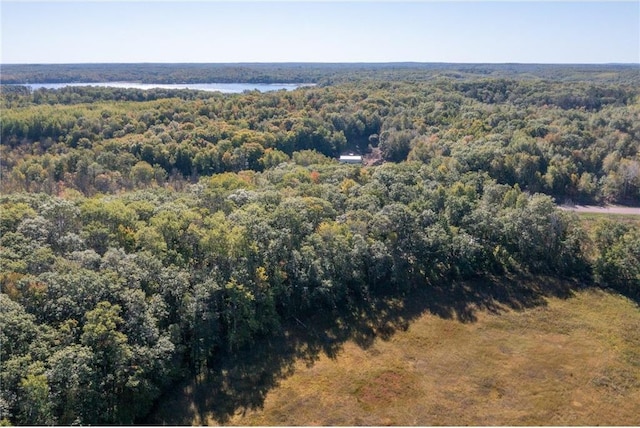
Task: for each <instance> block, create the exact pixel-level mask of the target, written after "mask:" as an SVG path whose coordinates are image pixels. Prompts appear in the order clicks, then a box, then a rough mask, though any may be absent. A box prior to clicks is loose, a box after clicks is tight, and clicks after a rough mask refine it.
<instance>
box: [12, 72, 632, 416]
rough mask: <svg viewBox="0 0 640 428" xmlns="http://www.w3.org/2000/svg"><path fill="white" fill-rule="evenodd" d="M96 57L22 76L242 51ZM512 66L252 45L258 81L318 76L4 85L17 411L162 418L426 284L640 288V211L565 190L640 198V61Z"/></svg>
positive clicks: (611, 198) (65, 75) (84, 75)
mask: <svg viewBox="0 0 640 428" xmlns="http://www.w3.org/2000/svg"><path fill="white" fill-rule="evenodd" d="M20 67H22V68H20ZM47 67H48V66H47ZM95 67H97V66H95ZM95 67H92V66H86V67H85V68H84V69H83V68H82V67H80V66H78V68H77V69H76V68H75V67H72V66H67V67H64V66H60V67H51V68H50V69H47V68H46V67H44V66H15V67H14V68H10V67H8V66H3V77H2V79H3V82H5V83H6V82H14V83H24V82H26V81H27V80H29V81H30V82H33V81H36V80H37V79H45V80H49V81H61V80H60V79H63V80H62V81H64V79H81V80H83V81H95V80H92V79H98V80H102V79H107V78H108V77H110V76H118V77H119V78H125V79H129V77H128V76H132V77H131V79H134V78H136V80H139V81H140V80H146V79H149V78H150V77H149V76H151V75H153V73H154V72H155V73H157V74H156V78H155V80H156V81H158V82H168V81H175V79H181V80H184V81H187V80H189V77H184V76H194V77H193V79H196V80H197V79H204V78H208V79H212V77H211V76H216V75H219V74H216V73H222V72H221V71H220V70H223V71H224V73H226V75H227V76H232V75H233V73H234V70H235V69H234V68H233V67H231V66H229V67H231V68H220V70H219V69H218V68H216V67H212V68H211V69H207V68H206V67H204V66H197V67H196V66H193V68H190V67H184V68H179V67H176V68H173V69H171V70H172V71H171V73H168V72H167V73H165V74H162V73H161V71H162V70H158V69H157V68H160V69H162V67H160V66H149V68H148V69H146V71H145V73H142V74H140V73H138V74H137V75H136V72H137V69H136V68H135V67H134V68H133V69H131V70H127V68H126V67H125V66H114V67H113V68H112V69H109V70H107V71H108V73H110V74H104V73H105V70H106V69H105V66H102V67H97V68H95ZM244 67H247V66H244ZM270 67H271V68H270ZM513 67H515V68H518V67H517V66H513ZM513 67H511V66H502V67H501V66H479V65H478V66H471V65H469V66H460V67H458V68H456V67H449V68H447V67H445V66H444V65H439V66H436V65H434V66H433V67H431V68H429V67H427V66H426V65H423V66H419V65H415V64H413V65H412V64H404V65H397V66H395V67H393V66H391V65H386V66H377V68H376V66H374V65H352V66H337V65H325V66H324V67H323V66H321V65H316V66H314V67H311V66H309V68H308V69H307V68H304V67H303V66H302V65H289V66H287V65H280V66H276V65H271V66H264V67H262V68H261V67H258V66H253V67H248V68H246V70H249V71H247V72H246V75H241V76H242V77H241V78H240V79H238V78H237V79H236V81H238V80H245V81H253V80H252V79H255V80H256V81H282V79H283V78H284V79H286V81H288V82H298V81H300V82H303V81H304V82H315V83H318V85H317V86H314V87H302V88H299V89H297V90H294V91H284V90H283V91H277V92H268V93H260V92H258V91H247V92H245V93H242V94H220V93H210V92H199V91H192V90H165V89H154V90H148V91H143V90H137V89H121V88H97V87H67V88H63V89H58V90H46V89H39V90H36V91H30V90H29V89H27V88H26V87H23V86H9V85H3V86H2V93H1V95H0V103H1V104H0V106H1V108H2V117H1V125H2V128H1V139H2V141H1V146H0V149H1V150H2V152H1V153H0V159H1V165H0V174H1V180H2V181H1V185H2V192H1V194H0V234H1V238H0V286H1V287H2V293H0V299H1V300H2V304H1V305H0V325H2V330H1V331H0V343H2V346H1V348H0V370H1V376H2V390H1V391H0V394H1V395H0V413H1V414H0V419H2V420H3V421H4V422H5V423H8V424H27V425H39V424H64V425H68V424H133V423H140V422H144V421H145V417H147V415H148V414H149V412H150V410H151V409H152V407H153V405H154V403H156V402H157V400H158V399H159V397H161V395H162V394H163V393H164V392H166V391H167V390H169V389H170V388H171V387H172V386H173V385H175V384H176V383H177V382H179V381H181V380H183V379H185V378H189V377H197V376H200V375H202V374H203V373H206V372H207V371H209V370H212V369H214V368H215V367H216V365H217V364H219V361H220V358H222V356H228V355H233V354H234V353H236V352H240V351H242V350H246V349H251V347H252V346H255V345H256V344H257V343H260V342H259V341H260V340H261V339H262V338H265V337H269V336H272V335H277V334H282V332H284V331H287V328H288V326H289V325H291V324H297V325H305V326H306V325H307V323H309V322H310V320H311V319H312V318H313V316H314V315H315V314H318V313H325V314H330V318H332V319H333V320H334V323H335V325H337V326H339V325H340V323H346V322H348V321H345V320H348V319H349V316H350V315H353V314H354V313H357V312H358V311H365V310H375V308H376V307H378V304H379V303H380V302H382V301H385V300H386V299H390V298H400V299H401V298H402V297H403V296H405V295H407V293H410V292H412V291H414V290H431V289H437V290H440V292H441V294H447V293H450V294H452V295H453V294H454V293H455V291H454V290H455V289H456V287H458V286H459V285H460V284H482V283H483V282H482V281H480V282H478V281H477V280H478V279H482V280H483V281H488V282H491V281H495V280H497V279H496V278H500V277H504V276H511V277H518V276H536V275H544V276H550V277H555V278H561V279H563V280H567V281H572V282H573V283H576V284H583V285H586V284H595V285H598V286H602V287H608V288H612V289H615V290H617V291H618V292H621V293H624V294H626V295H628V296H630V297H633V298H636V299H638V298H640V229H638V228H637V227H635V226H633V225H632V224H624V223H614V222H610V221H601V222H598V223H597V224H596V225H595V226H594V227H593V228H591V229H590V230H588V231H587V230H585V229H584V228H583V227H582V225H581V223H580V222H579V221H578V219H577V218H576V216H575V215H574V214H572V213H568V212H563V211H560V210H558V209H557V205H556V203H557V202H564V201H575V202H578V201H579V202H616V203H625V204H638V202H639V201H640V150H639V149H640V144H639V142H640V98H639V89H638V88H640V85H638V80H639V76H638V68H637V67H626V66H619V67H613V66H612V67H608V68H607V67H606V66H567V67H565V68H562V67H560V66H556V67H546V68H545V67H542V66H521V69H519V70H518V71H512V70H511V69H512V68H513ZM276 68H277V70H275V71H274V69H276ZM243 70H245V68H243ZM278 70H279V71H278ZM483 70H484V71H487V70H488V72H486V73H483ZM540 70H542V71H540ZM20 73H23V74H20ZM56 73H57V74H56ZM70 73H71V74H70ZM73 73H75V74H73ZM100 73H102V74H100ZM122 73H125V74H122ZM126 73H130V74H126ZM252 73H253V74H252ZM260 73H262V74H260ZM536 73H542V75H536ZM493 74H499V75H498V76H494V75H493ZM524 74H526V75H524ZM469 75H470V76H469ZM16 76H17V77H16ZM38 76H39V77H38ZM55 76H57V77H55ZM177 76H180V77H177ZM261 76H262V77H261ZM265 76H266V77H265ZM416 76H418V77H416ZM56 79H57V80H56ZM41 81H42V80H41ZM218 81H224V79H222V78H219V79H218ZM349 152H353V153H359V154H362V155H363V156H364V164H363V165H345V164H341V163H339V162H338V161H337V160H336V158H337V157H338V156H339V155H340V154H343V153H349ZM478 292H479V290H478ZM326 340H331V338H330V337H327V338H326ZM255 382H260V373H256V377H255Z"/></svg>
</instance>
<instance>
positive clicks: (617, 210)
mask: <svg viewBox="0 0 640 428" xmlns="http://www.w3.org/2000/svg"><path fill="white" fill-rule="evenodd" d="M560 209H561V210H565V211H575V212H578V213H599V214H626V215H640V208H634V207H623V206H620V205H606V206H598V205H560Z"/></svg>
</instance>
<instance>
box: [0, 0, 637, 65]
mask: <svg viewBox="0 0 640 428" xmlns="http://www.w3.org/2000/svg"><path fill="white" fill-rule="evenodd" d="M0 15H1V16H0V24H1V36H2V42H1V53H0V59H1V60H0V62H1V63H2V64H32V63H38V64H47V63H110V62H119V63H142V62H163V63H173V62H197V63H212V62H215V63H228V62H404V61H407V62H408V61H411V62H455V63H559V64H566V63H640V1H638V0H627V1H619V2H616V1H569V2H561V1H555V0H546V1H535V2H524V1H516V0H514V1H505V0H502V1H501V0H495V1H482V0H476V1H458V0H455V1H429V0H425V1H406V2H400V1H366V0H360V1H351V2H343V1H335V0H326V1H305V0H298V1H253V2H251V1H233V2H231V1H226V2H225V1H215V0H200V1H194V2H186V1H168V0H163V1H155V2H144V1H132V0H128V1H127V0H111V1H108V0H107V1H97V0H94V1H89V0H86V1H81V0H75V1H73V0H69V1H65V2H59V1H44V2H36V1H30V0H21V1H16V0H9V1H7V0H0Z"/></svg>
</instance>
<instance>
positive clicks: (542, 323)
mask: <svg viewBox="0 0 640 428" xmlns="http://www.w3.org/2000/svg"><path fill="white" fill-rule="evenodd" d="M523 287H525V288H527V289H532V288H535V286H534V285H532V284H525V285H524V286H523ZM555 287H556V288H558V287H559V288H562V285H561V284H560V285H558V284H555ZM567 290H569V289H564V291H566V293H565V294H564V295H563V297H542V296H543V293H542V291H544V294H545V295H549V293H548V291H549V290H548V287H546V288H545V290H541V292H540V293H539V294H536V298H531V299H527V300H526V301H519V302H514V301H509V300H508V299H479V300H476V301H473V302H471V301H470V300H469V299H467V302H468V304H467V305H466V306H465V310H463V311H459V310H453V311H450V312H449V316H447V314H446V313H443V312H439V311H438V310H436V309H437V308H434V307H428V305H425V304H424V302H423V303H420V302H417V301H416V299H413V300H412V305H413V308H403V309H402V310H401V311H400V312H399V313H401V314H402V315H398V314H399V313H397V314H396V315H395V316H394V317H392V318H391V319H394V320H396V322H395V324H393V325H392V327H389V328H387V329H384V328H381V327H383V326H384V325H387V326H389V325H390V324H389V323H388V321H389V319H387V320H386V321H384V322H382V323H378V326H377V327H376V328H375V334H373V335H369V336H367V337H368V339H367V340H362V336H360V337H358V336H357V335H355V336H354V335H353V334H351V337H352V338H351V339H346V340H344V341H340V340H338V341H337V342H336V346H332V347H329V348H322V347H319V348H318V347H316V348H314V349H308V346H307V348H305V347H304V346H301V347H297V348H296V349H298V350H299V349H301V348H305V349H306V351H305V352H300V351H298V352H289V353H288V352H286V351H284V352H282V351H283V350H284V348H282V346H283V345H282V344H280V345H279V344H278V343H270V344H269V345H268V346H265V347H264V349H263V347H261V349H254V350H250V351H249V353H250V354H252V355H253V358H252V359H251V360H252V363H250V364H248V365H244V364H243V362H242V360H240V361H235V363H234V366H233V367H236V366H238V362H239V366H240V367H241V369H239V370H240V371H237V372H235V373H231V371H230V370H226V369H222V370H221V372H220V373H218V374H217V375H216V376H212V377H211V378H209V379H201V382H199V383H191V384H188V385H185V386H184V387H183V388H182V389H179V390H177V391H176V394H175V395H174V396H172V397H170V399H168V400H166V401H165V402H164V403H163V406H162V408H161V410H160V411H159V412H157V413H156V415H155V416H154V419H152V421H151V422H153V423H156V424H160V423H169V424H175V423H183V424H209V425H216V424H220V423H222V424H225V425H640V412H639V411H638V409H640V309H639V308H638V306H637V304H635V303H634V302H632V301H630V300H628V299H626V298H624V297H621V296H619V295H614V294H608V293H605V292H603V291H599V290H590V289H587V290H581V291H570V290H569V291H567ZM556 291H558V290H557V289H556ZM552 294H555V295H559V294H563V293H552ZM489 300H492V303H491V304H488V303H487V302H488V301H489ZM419 308H422V309H423V310H422V311H421V310H420V309H419ZM385 332H386V333H388V334H385ZM352 333H353V332H352ZM287 340H291V338H288V339H287ZM283 354H286V355H288V356H289V357H288V358H283ZM258 362H260V363H258ZM234 370H235V369H234ZM221 387H222V388H221ZM214 390H215V391H218V392H216V393H213V394H212V391H214ZM220 390H222V392H220Z"/></svg>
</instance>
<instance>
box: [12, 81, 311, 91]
mask: <svg viewBox="0 0 640 428" xmlns="http://www.w3.org/2000/svg"><path fill="white" fill-rule="evenodd" d="M20 86H26V87H28V88H30V89H31V90H36V89H41V88H46V89H60V88H64V87H67V86H99V87H103V88H132V89H142V90H147V89H154V88H159V89H195V90H199V91H209V92H222V93H224V94H239V93H242V92H244V91H253V90H258V91H260V92H271V91H279V90H282V89H285V90H287V91H292V90H294V89H297V88H300V87H303V86H315V85H313V84H309V83H175V84H162V83H135V82H92V83H24V84H21V85H20Z"/></svg>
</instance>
